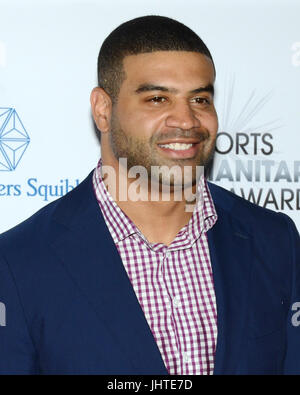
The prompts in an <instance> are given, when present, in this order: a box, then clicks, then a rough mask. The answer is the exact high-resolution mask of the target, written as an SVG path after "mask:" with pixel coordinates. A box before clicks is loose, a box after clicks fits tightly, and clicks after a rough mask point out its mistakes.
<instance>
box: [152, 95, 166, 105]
mask: <svg viewBox="0 0 300 395" xmlns="http://www.w3.org/2000/svg"><path fill="white" fill-rule="evenodd" d="M166 100H167V99H166V98H165V97H162V96H154V97H152V98H151V99H150V100H149V101H150V102H152V103H164V102H165V101H166Z"/></svg>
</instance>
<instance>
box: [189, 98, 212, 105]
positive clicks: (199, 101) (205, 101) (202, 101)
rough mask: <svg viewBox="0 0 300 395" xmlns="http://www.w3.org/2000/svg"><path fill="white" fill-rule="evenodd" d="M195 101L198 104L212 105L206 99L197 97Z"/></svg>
mask: <svg viewBox="0 0 300 395" xmlns="http://www.w3.org/2000/svg"><path fill="white" fill-rule="evenodd" d="M193 100H195V102H196V103H197V104H210V101H209V100H208V99H207V98H206V97H195V98H194V99H193Z"/></svg>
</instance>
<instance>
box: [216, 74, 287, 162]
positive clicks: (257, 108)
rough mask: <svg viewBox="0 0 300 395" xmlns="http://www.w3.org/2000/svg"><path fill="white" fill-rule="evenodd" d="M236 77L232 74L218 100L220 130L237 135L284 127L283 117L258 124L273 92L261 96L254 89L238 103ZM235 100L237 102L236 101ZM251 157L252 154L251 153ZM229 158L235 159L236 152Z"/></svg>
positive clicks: (265, 131)
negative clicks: (259, 115) (258, 118)
mask: <svg viewBox="0 0 300 395" xmlns="http://www.w3.org/2000/svg"><path fill="white" fill-rule="evenodd" d="M236 89H237V88H236V77H235V75H234V74H233V75H231V76H229V77H228V78H227V81H225V84H224V90H223V97H220V98H219V100H218V102H219V103H218V104H219V112H220V114H221V116H220V125H219V130H220V131H222V132H223V131H224V132H226V133H229V134H230V135H231V136H233V137H234V136H235V135H236V134H237V133H240V132H243V133H246V134H248V135H250V133H255V132H262V131H263V132H264V133H270V132H273V131H275V130H278V129H281V128H282V126H283V125H282V123H281V119H279V118H277V119H274V120H272V121H270V122H265V123H263V124H257V122H256V120H255V118H256V116H257V115H258V114H259V113H260V112H261V111H263V110H264V108H265V106H266V105H267V104H268V102H269V101H270V100H271V99H272V96H273V93H272V92H269V93H268V94H266V95H264V96H261V97H260V98H259V97H258V95H257V92H256V90H255V89H254V90H252V92H251V93H250V94H248V97H247V96H246V97H245V101H244V103H237V102H236V101H235V100H234V99H235V97H234V96H235V95H234V93H235V91H236ZM234 102H235V103H234ZM249 156H250V157H251V155H249ZM229 158H231V159H234V158H235V154H234V152H230V153H229Z"/></svg>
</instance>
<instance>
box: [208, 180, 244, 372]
mask: <svg viewBox="0 0 300 395" xmlns="http://www.w3.org/2000/svg"><path fill="white" fill-rule="evenodd" d="M210 189H211V192H212V196H213V200H214V203H215V207H216V210H217V214H218V220H217V222H216V224H215V225H214V226H213V227H212V228H211V229H210V230H209V231H208V233H207V236H208V243H209V250H210V256H211V264H212V270H213V279H214V286H215V293H216V302H217V327H218V337H217V348H216V354H215V368H214V374H238V373H239V371H241V369H242V359H243V358H242V356H243V355H242V353H243V350H244V349H245V348H244V342H245V333H246V327H247V309H248V292H249V284H250V281H249V280H250V274H251V266H252V264H251V243H252V237H251V236H250V235H249V233H248V231H247V230H246V229H245V227H244V226H243V223H242V222H241V221H239V220H238V219H235V218H234V216H233V214H232V212H233V210H232V207H231V206H232V204H233V202H232V201H230V200H228V201H226V196H225V194H224V196H219V193H220V192H219V191H217V190H215V187H212V186H211V185H210ZM224 198H225V199H224ZM231 200H233V199H232V198H231ZM224 207H226V209H225V208H224Z"/></svg>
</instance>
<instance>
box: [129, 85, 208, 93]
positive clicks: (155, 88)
mask: <svg viewBox="0 0 300 395" xmlns="http://www.w3.org/2000/svg"><path fill="white" fill-rule="evenodd" d="M151 91H161V92H170V93H178V92H179V91H178V89H176V88H168V87H166V86H160V85H153V84H141V85H140V86H139V87H138V88H137V89H136V90H135V93H138V94H139V93H143V92H151ZM202 92H208V93H211V94H212V96H213V95H214V92H215V90H214V86H213V84H208V85H206V86H204V87H200V88H196V89H193V90H191V91H189V93H190V94H195V93H202Z"/></svg>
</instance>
